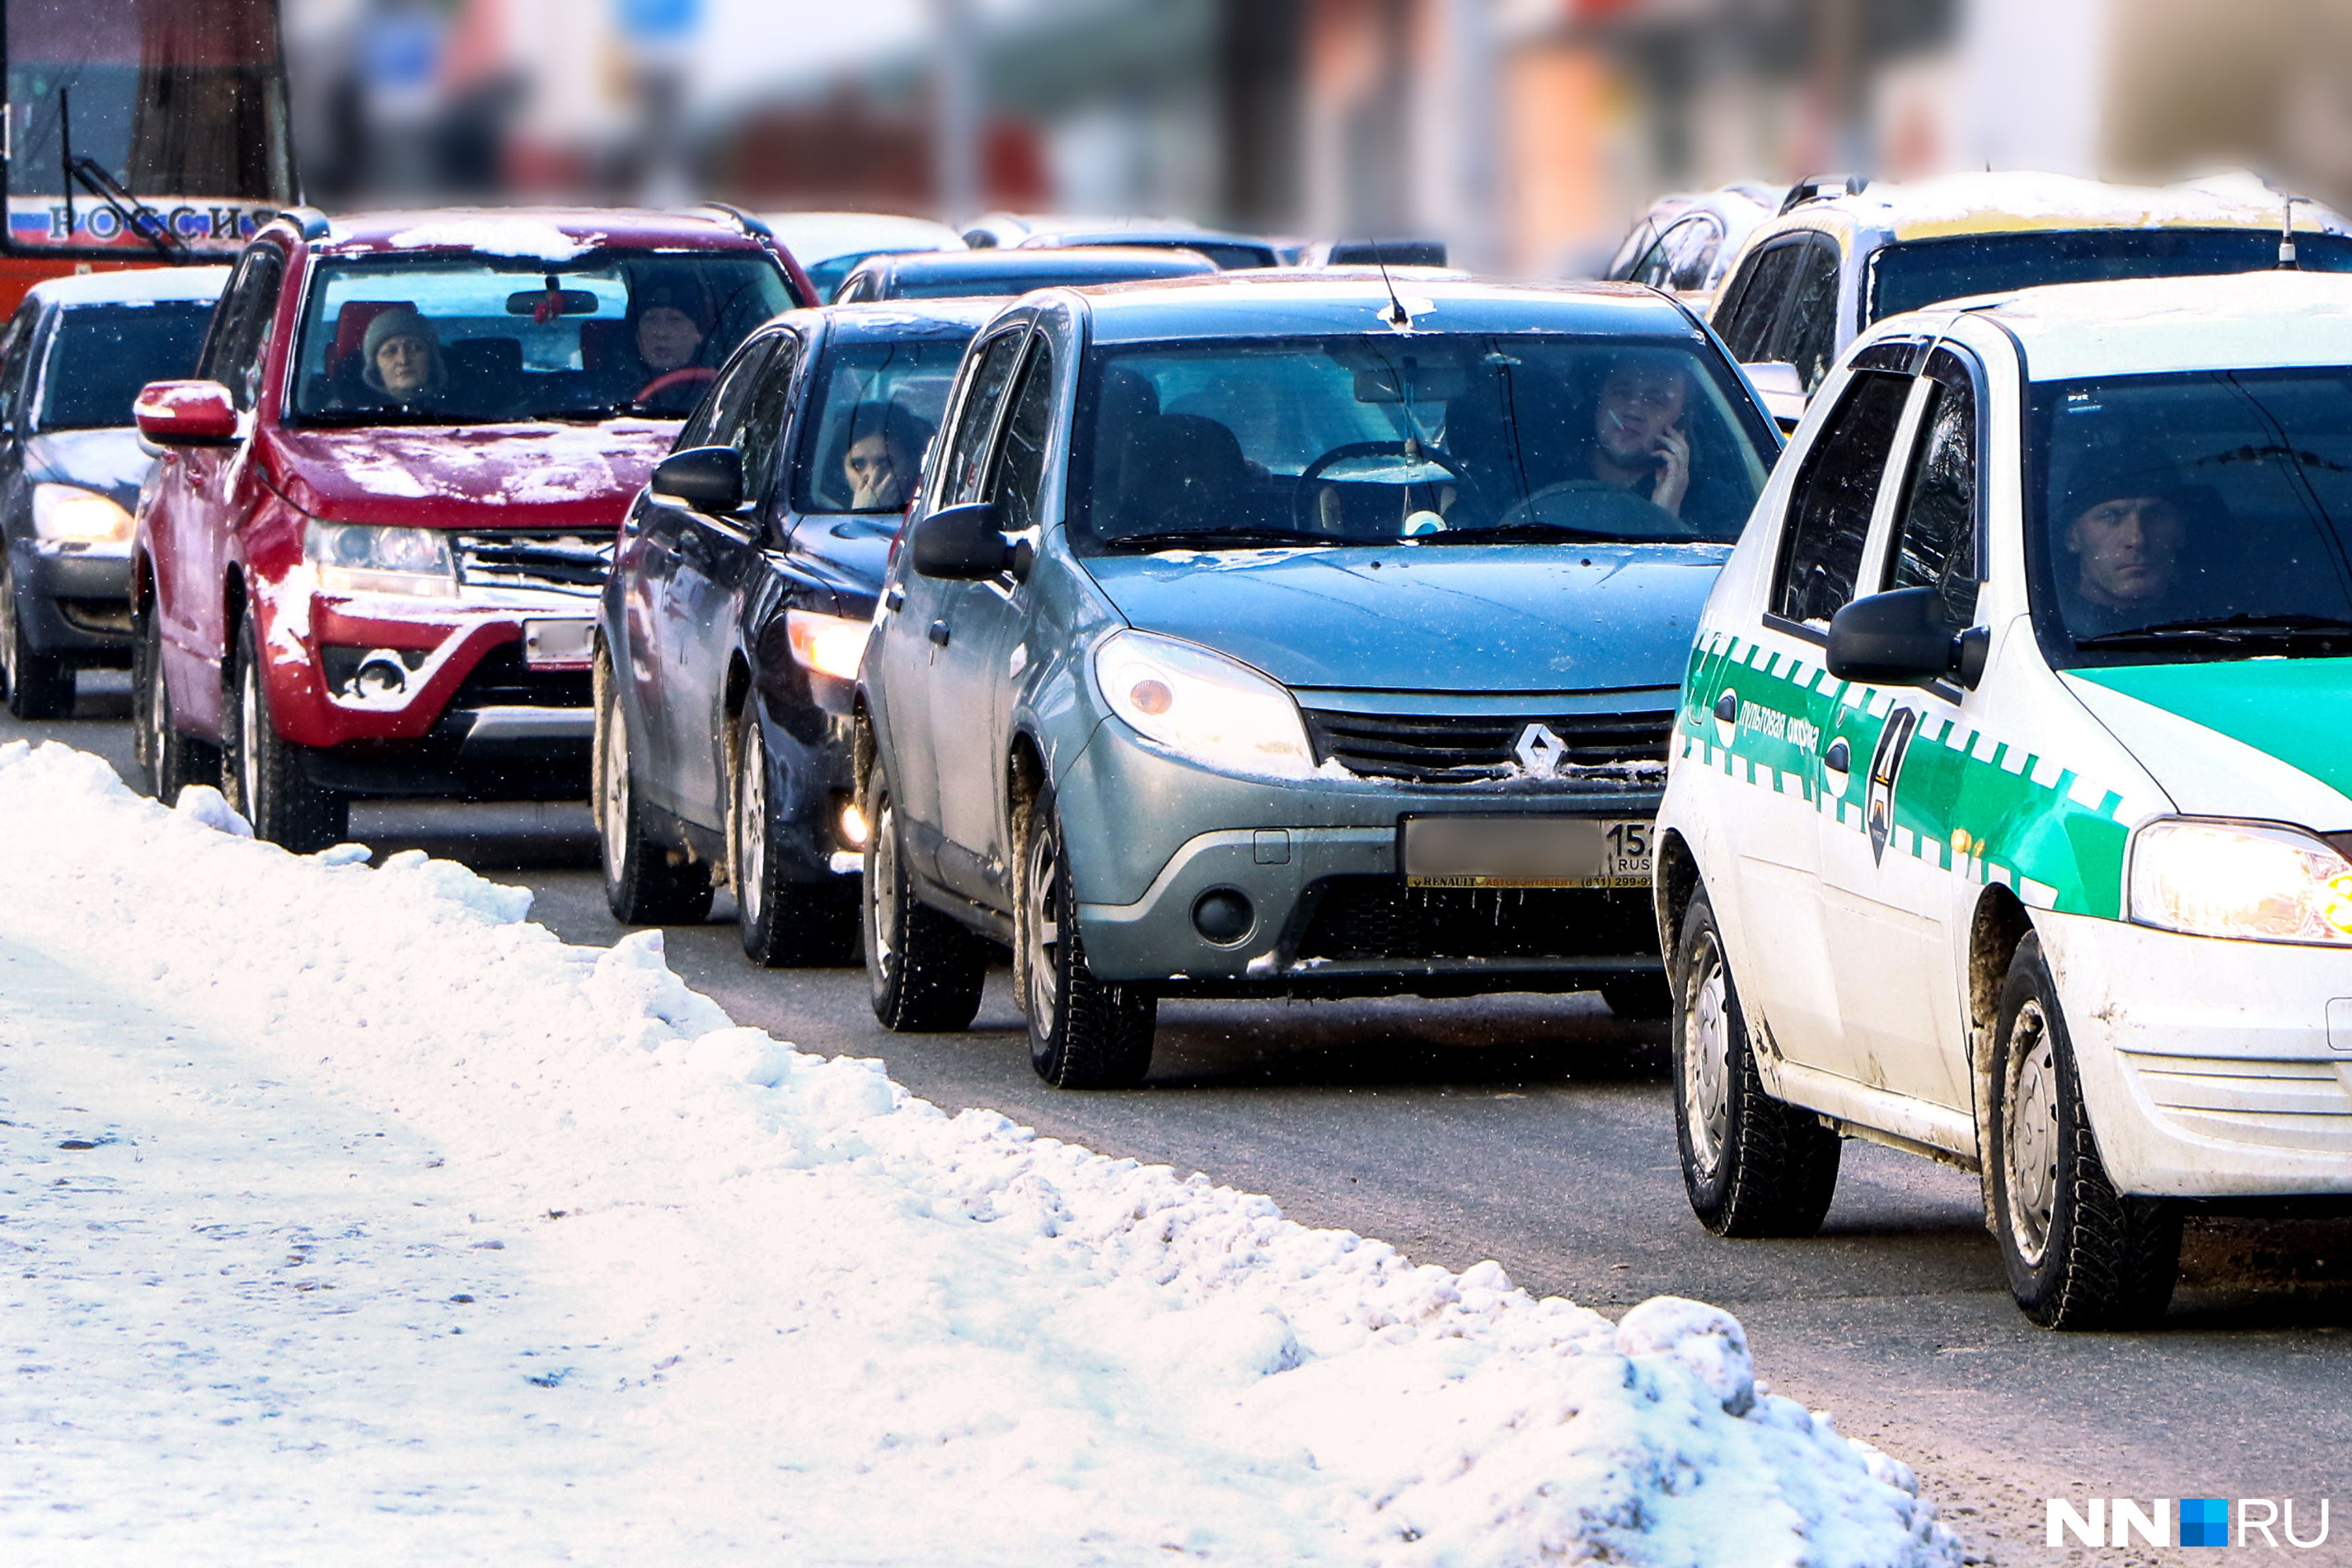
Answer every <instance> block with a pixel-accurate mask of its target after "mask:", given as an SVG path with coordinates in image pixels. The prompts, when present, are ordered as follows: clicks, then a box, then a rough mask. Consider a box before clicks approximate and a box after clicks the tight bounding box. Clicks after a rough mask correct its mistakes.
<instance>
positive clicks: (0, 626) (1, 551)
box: [0, 548, 74, 720]
mask: <svg viewBox="0 0 2352 1568" xmlns="http://www.w3.org/2000/svg"><path fill="white" fill-rule="evenodd" d="M16 612H17V605H16V573H15V572H14V571H13V570H12V569H11V568H10V566H9V564H8V557H7V552H6V551H5V548H0V679H5V680H6V682H7V685H8V711H9V712H10V713H12V714H14V715H15V716H16V717H17V718H19V719H27V720H34V719H69V718H71V717H72V716H73V708H74V667H73V663H72V661H71V660H69V659H63V658H53V657H51V656H49V655H47V654H38V653H35V652H34V651H33V650H32V649H31V648H28V647H26V646H25V621H24V617H23V616H20V615H18V614H17V613H16Z"/></svg>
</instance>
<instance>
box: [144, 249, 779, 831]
mask: <svg viewBox="0 0 2352 1568" xmlns="http://www.w3.org/2000/svg"><path fill="white" fill-rule="evenodd" d="M813 297H814V290H812V289H810V288H809V286H808V281H807V279H806V277H805V276H804V275H803V273H802V272H801V270H800V268H798V267H797V266H796V265H795V264H794V263H793V260H792V258H790V256H789V255H787V254H786V253H785V252H784V251H783V250H782V248H781V247H779V246H777V245H776V243H775V242H774V240H773V239H772V237H770V236H769V235H768V234H767V233H766V231H765V229H764V228H763V227H762V226H760V225H759V224H758V223H757V222H756V221H754V220H751V219H747V218H743V217H741V216H738V215H735V214H733V213H731V212H728V211H725V210H719V209H714V210H711V211H708V212H698V213H693V214H684V215H680V214H666V213H651V212H609V211H608V212H535V211H500V212H490V211H479V212H445V213H404V214H394V215H385V216H370V217H345V218H337V219H334V220H332V221H330V220H329V219H328V218H326V217H325V216H322V215H320V214H317V213H312V212H307V211H304V212H298V213H292V214H289V215H287V216H284V217H281V218H280V219H278V221H277V222H275V223H272V224H270V225H269V226H268V227H266V228H265V229H263V230H262V231H261V233H260V234H259V235H257V236H256V237H255V238H254V240H253V243H252V244H251V245H250V246H249V247H247V249H246V251H245V253H244V255H243V257H242V258H240V259H239V260H238V262H237V265H236V273H235V275H234V276H233V277H232V278H231V279H230V281H229V285H228V289H227V291H226V293H225V294H223V295H222V297H221V302H220V305H219V308H218V309H217V310H215V313H214V316H213V321H212V326H211V329H210V331H209V332H208V333H207V335H206V337H205V348H204V353H203V356H202V359H201V361H200V362H199V363H198V365H197V369H196V375H197V379H196V380H194V381H176V382H156V383H154V384H151V385H149V386H148V387H147V388H146V390H145V391H144V392H143V393H142V394H141V395H140V400H139V405H138V409H137V414H138V420H139V428H140V429H141V431H142V433H144V434H145V436H146V437H148V439H149V440H151V441H152V442H154V443H155V444H157V445H158V446H159V447H162V448H163V460H162V461H161V462H159V463H157V464H156V465H155V467H154V469H153V471H152V474H151V475H150V477H149V479H148V480H147V483H146V486H145V488H144V489H143V490H142V493H141V496H140V500H139V518H138V533H137V539H136V542H135V546H134V552H133V557H132V576H131V596H132V598H131V603H132V630H133V637H134V642H133V649H132V686H133V699H134V704H135V708H134V721H135V723H134V729H135V734H136V744H137V750H138V752H139V756H140V761H141V763H142V766H144V767H145V768H146V769H147V771H148V774H149V777H150V778H151V779H152V781H153V783H154V786H155V792H156V794H157V795H159V796H161V797H162V798H163V799H164V800H167V801H168V800H171V799H173V797H175V796H176V795H178V793H179V791H180V788H181V786H183V785H184V784H191V783H195V782H199V781H205V782H209V781H210V780H211V779H213V778H215V777H218V778H219V779H220V782H221V787H222V790H223V792H224V793H225V794H226V795H227V796H228V797H229V800H230V801H231V802H232V803H233V804H234V805H236V806H237V807H238V808H239V809H240V810H242V811H243V812H244V813H245V814H246V816H247V817H248V818H250V819H251V821H252V823H253V826H254V830H255V831H256V832H257V834H259V835H260V836H261V837H264V838H268V839H270V840H272V841H273V842H276V843H278V844H282V845H285V846H286V847H289V848H290V849H294V850H297V851H308V850H315V849H319V848H322V847H326V846H327V845H329V844H331V843H334V842H335V841H336V840H338V839H339V838H341V837H343V835H344V833H345V831H346V820H347V808H348V805H349V803H350V800H351V798H352V796H353V795H456V796H461V797H465V798H469V799H519V798H520V799H548V798H561V797H563V796H576V795H584V794H586V792H587V780H588V766H589V751H590V739H591V736H592V733H593V728H594V714H593V706H592V699H591V695H590V689H589V681H590V677H589V670H590V657H591V655H590V642H591V628H592V627H593V625H594V616H595V613H596V602H597V595H598V594H599V592H600V591H601V589H602V587H603V585H604V576H605V573H606V571H607V569H608V567H609V566H610V563H611V561H612V553H613V544H614V538H615V535H616V531H617V529H618V525H619V522H620V520H621V516H622V513H623V512H624V511H625V510H627V508H628V505H629V502H630V500H631V499H632V498H633V497H634V496H635V493H636V491H637V490H638V489H639V488H640V487H641V486H642V485H643V484H644V483H645V481H646V476H647V474H648V473H650V472H651V470H652V468H653V466H654V464H655V462H656V461H657V460H658V459H659V458H661V457H662V455H663V454H664V453H666V452H667V450H668V449H669V447H670V443H671V440H672V438H673V437H675V436H676V435H677V428H678V422H679V421H680V420H681V419H683V418H684V416H686V414H687V413H688V410H689V409H690V408H691V406H692V405H694V404H695V403H696V402H697V401H698V400H699V398H700V397H701V395H702V394H703V392H704V390H705V386H706V384H708V383H709V381H711V380H712V379H713V378H714V377H715V376H716V375H717V374H718V369H719V365H721V364H722V363H725V361H726V359H727V356H728V354H729V353H730V352H732V351H733V349H734V347H735V345H736V344H737V343H738V342H741V341H742V339H743V337H744V336H745V335H746V334H747V333H749V332H750V331H751V329H752V328H754V327H756V326H758V325H759V324H760V323H761V322H762V321H766V320H767V319H768V318H769V317H770V316H772V315H774V314H775V313H776V312H777V311H779V310H787V309H790V308H791V307H793V305H796V304H805V303H808V302H810V301H811V300H812V299H813Z"/></svg>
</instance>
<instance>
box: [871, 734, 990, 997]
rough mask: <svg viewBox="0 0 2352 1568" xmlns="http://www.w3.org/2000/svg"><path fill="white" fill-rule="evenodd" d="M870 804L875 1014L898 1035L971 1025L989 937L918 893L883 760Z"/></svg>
mask: <svg viewBox="0 0 2352 1568" xmlns="http://www.w3.org/2000/svg"><path fill="white" fill-rule="evenodd" d="M865 806H866V834H867V837H866V876H865V879H864V881H863V883H862V884H861V887H860V897H859V900H858V901H859V905H860V909H861V911H862V914H863V916H864V918H863V920H862V921H860V924H861V925H862V927H863V929H864V933H865V945H866V986H867V990H868V992H869V994H870V997H871V1000H872V1001H873V1004H874V1016H875V1017H876V1018H877V1019H879V1020H880V1021H881V1024H882V1026H883V1027H884V1028H886V1029H888V1030H890V1031H891V1032H893V1033H894V1034H901V1035H908V1034H937V1033H945V1032H949V1031H952V1030H957V1029H968V1028H970V1027H971V1021H972V1019H973V1018H974V1017H975V1016H978V1015H979V1012H980V994H981V987H982V985H983V984H985V983H986V981H987V979H988V942H987V939H986V938H984V937H982V936H980V935H978V934H977V933H975V932H973V931H968V930H966V929H965V928H964V927H963V926H962V925H961V924H960V923H958V922H957V921H955V920H954V919H953V918H952V917H950V916H949V915H946V914H943V913H941V912H940V910H935V909H932V908H931V907H930V906H929V904H926V903H923V902H922V901H920V900H918V899H917V898H916V897H915V892H914V888H913V885H912V883H911V881H910V879H909V878H908V872H907V864H906V859H905V848H906V846H905V841H904V838H903V825H902V824H901V823H900V822H899V821H898V803H897V802H896V801H895V800H893V799H892V798H891V795H890V782H889V780H888V778H887V776H886V775H885V774H884V773H883V771H882V765H881V763H879V762H878V761H877V763H875V764H874V769H873V773H872V775H871V776H870V777H869V778H868V779H867V780H866V803H865Z"/></svg>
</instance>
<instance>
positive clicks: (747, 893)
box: [735, 719, 768, 923]
mask: <svg viewBox="0 0 2352 1568" xmlns="http://www.w3.org/2000/svg"><path fill="white" fill-rule="evenodd" d="M740 752H741V753H742V754H741V756H740V757H739V758H738V759H737V762H736V767H737V770H738V773H739V774H740V776H739V777H738V779H737V780H736V787H735V907H736V909H737V910H739V911H740V919H742V920H743V921H747V922H751V923H756V922H757V921H759V918H760V901H761V900H762V899H764V898H766V897H767V892H768V765H767V763H768V754H767V753H768V748H767V747H766V746H765V745H764V744H762V743H761V740H760V725H759V721H757V720H756V719H755V720H752V721H751V722H749V723H747V724H746V725H745V726H744V733H743V744H742V746H741V747H740Z"/></svg>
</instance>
